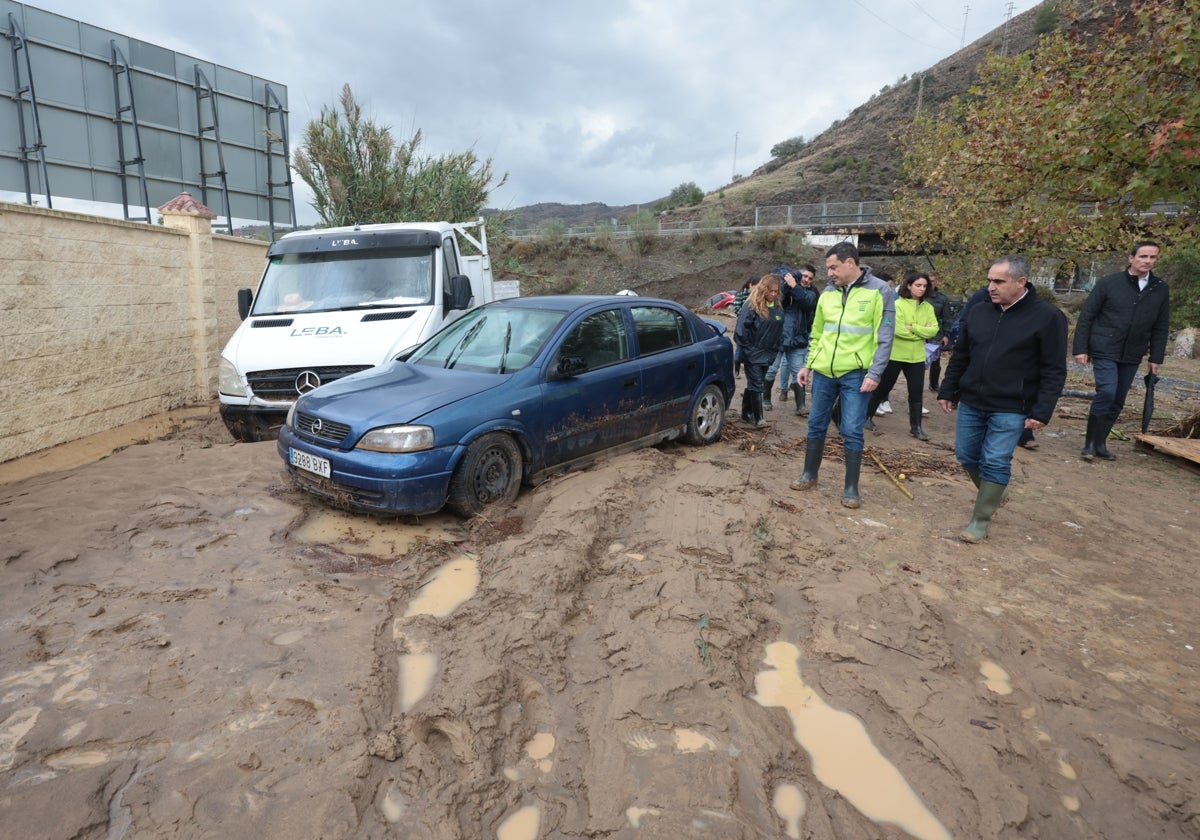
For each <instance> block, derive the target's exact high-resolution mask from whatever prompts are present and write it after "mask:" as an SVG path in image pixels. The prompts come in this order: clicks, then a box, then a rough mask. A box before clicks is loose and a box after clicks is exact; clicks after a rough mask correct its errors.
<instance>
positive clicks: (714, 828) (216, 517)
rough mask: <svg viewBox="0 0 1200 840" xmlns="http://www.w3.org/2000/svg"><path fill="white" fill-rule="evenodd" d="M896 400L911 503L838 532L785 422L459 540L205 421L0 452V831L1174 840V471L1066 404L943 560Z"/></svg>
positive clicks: (1186, 796) (879, 500)
mask: <svg viewBox="0 0 1200 840" xmlns="http://www.w3.org/2000/svg"><path fill="white" fill-rule="evenodd" d="M1189 400H1190V402H1189ZM892 404H893V407H894V408H895V410H896V413H895V414H894V415H893V416H891V417H884V418H880V419H879V420H878V426H879V431H878V432H877V433H875V434H869V435H868V446H869V447H870V451H871V452H873V453H875V454H876V455H877V456H878V457H879V459H880V461H881V462H882V463H883V464H884V465H885V466H887V467H888V469H889V470H890V471H891V473H892V474H893V475H894V476H897V481H898V482H899V484H900V485H901V486H903V487H904V488H905V489H907V490H908V491H909V492H910V493H911V494H912V498H911V499H910V498H908V496H907V495H905V494H904V493H903V492H902V491H901V489H900V488H899V487H898V486H897V485H896V484H894V483H893V482H892V481H891V480H890V479H889V478H888V477H887V476H886V475H884V474H883V472H881V471H880V470H879V469H878V468H877V467H875V466H874V464H873V462H872V463H871V465H870V468H869V469H864V477H863V482H862V489H863V493H864V505H863V507H862V508H861V509H860V510H857V511H849V510H846V509H844V508H842V507H841V506H840V504H839V503H838V500H839V498H840V492H841V477H842V476H841V471H842V463H841V455H840V447H839V446H838V445H837V443H836V441H837V438H836V435H831V441H830V446H829V447H828V457H827V458H826V461H825V464H824V467H823V470H822V472H821V480H820V485H819V487H818V488H817V489H816V490H815V491H813V492H811V493H797V492H794V491H791V490H789V489H788V484H789V482H790V481H791V480H792V479H793V478H795V476H796V474H798V472H799V469H800V460H801V458H802V455H803V451H804V441H803V437H804V431H805V427H804V425H803V421H802V420H801V419H800V418H797V417H795V416H794V415H793V414H792V413H791V411H790V410H787V411H784V410H780V408H776V410H775V411H774V412H772V413H771V414H769V415H768V418H769V419H770V420H772V421H773V423H772V426H771V428H769V429H767V430H764V431H755V432H748V431H746V430H743V429H738V428H734V427H730V428H729V429H727V432H726V435H725V437H724V439H723V440H722V441H721V442H719V443H718V444H716V445H714V446H711V447H706V448H701V449H697V448H691V447H687V446H682V445H680V446H676V445H666V446H663V447H661V448H657V449H649V450H643V451H641V452H637V453H633V454H631V455H626V456H623V457H620V458H615V459H611V460H608V461H605V462H602V463H601V464H599V465H597V466H595V467H593V468H591V469H589V470H587V471H584V472H579V473H574V474H569V475H566V476H560V477H558V478H555V479H553V480H551V481H549V482H547V483H546V484H543V485H542V486H540V487H538V488H534V489H532V490H526V491H524V492H523V493H522V494H521V496H520V497H519V499H518V501H517V503H516V504H515V505H514V506H513V507H511V508H509V509H506V510H494V511H490V512H488V514H487V515H486V516H483V517H480V518H478V519H476V520H474V521H473V522H472V523H470V524H465V523H462V522H461V521H459V520H456V519H453V518H451V517H449V516H437V517H429V518H426V519H424V520H422V521H421V522H420V523H416V522H411V521H401V522H377V521H375V520H372V519H369V518H364V517H352V516H341V515H337V514H336V513H334V512H332V511H329V510H328V509H326V508H324V507H322V506H321V505H320V504H317V503H314V502H311V501H309V500H308V499H307V498H305V497H303V496H302V495H300V494H299V493H298V492H296V491H294V490H292V489H291V488H290V487H289V486H288V485H287V484H286V482H285V480H284V479H283V477H282V474H281V470H280V463H279V459H278V456H277V455H276V453H275V450H274V445H273V444H269V443H268V444H249V445H247V444H239V445H233V444H230V443H228V442H227V441H226V440H225V438H224V437H223V432H222V430H221V429H220V426H219V421H216V420H215V419H213V418H212V417H211V415H209V416H207V417H202V418H200V419H199V420H198V421H196V422H195V423H193V424H192V425H190V426H189V427H188V428H185V429H183V430H182V431H177V432H176V434H175V435H174V436H173V437H170V438H168V439H165V440H158V441H155V442H151V443H147V444H145V445H138V446H131V447H129V448H126V449H123V450H121V451H118V452H116V453H115V454H113V455H111V457H107V458H104V459H103V460H98V461H92V462H90V463H87V464H85V465H81V466H73V467H70V468H67V469H61V468H59V469H58V471H56V472H36V471H35V472H34V473H33V474H22V473H19V472H14V470H15V467H13V466H12V465H5V466H9V470H8V475H7V476H6V475H5V474H4V472H3V471H2V470H0V480H6V481H7V483H4V484H0V530H2V532H3V536H4V539H3V541H2V543H0V569H2V574H3V582H4V586H3V587H2V588H0V824H2V825H3V826H4V830H3V834H4V835H5V836H13V837H22V838H39V837H45V838H112V839H114V840H115V839H116V838H149V837H155V838H159V837H213V838H217V837H221V838H225V837H256V838H260V840H273V839H274V838H296V837H327V838H336V837H356V838H385V837H406V838H429V839H430V840H443V838H444V839H446V840H448V839H449V838H479V837H498V838H502V840H532V838H535V837H542V838H550V837H614V838H615V837H622V838H633V837H654V838H682V837H706V838H758V837H795V838H800V837H804V838H828V840H833V838H839V840H845V838H880V837H882V838H904V837H914V838H929V839H930V840H936V838H947V837H955V838H980V837H988V838H992V837H999V838H1028V837H1041V838H1060V837H1087V838H1113V840H1126V838H1135V837H1149V836H1154V837H1163V838H1192V837H1196V836H1200V769H1198V768H1200V699H1198V698H1200V691H1197V686H1200V651H1197V648H1198V647H1200V631H1198V629H1197V616H1198V615H1200V598H1198V591H1197V590H1198V589H1200V583H1198V582H1197V580H1198V578H1197V563H1198V562H1200V560H1198V556H1200V553H1198V551H1197V545H1200V541H1198V539H1197V537H1196V531H1195V529H1196V527H1197V521H1198V520H1200V477H1198V473H1197V472H1196V471H1195V470H1192V469H1188V468H1184V467H1182V466H1180V465H1179V463H1178V462H1176V461H1174V460H1173V459H1171V458H1169V457H1164V456H1162V455H1160V454H1157V453H1147V452H1144V451H1141V450H1137V449H1135V448H1134V446H1133V444H1132V443H1128V442H1113V443H1112V444H1111V446H1112V448H1113V450H1114V451H1115V452H1116V453H1117V454H1118V456H1119V460H1118V461H1117V462H1116V463H1113V464H1109V463H1096V464H1087V463H1084V462H1083V461H1081V460H1080V459H1079V458H1078V454H1077V453H1078V449H1079V447H1080V445H1081V441H1082V438H1081V431H1082V428H1083V413H1084V412H1085V411H1086V404H1084V403H1081V402H1078V401H1070V400H1064V402H1063V404H1062V405H1061V407H1060V413H1059V416H1058V417H1056V418H1055V421H1054V423H1053V424H1052V425H1051V426H1050V427H1049V428H1048V429H1046V430H1045V432H1043V433H1042V434H1041V435H1039V439H1040V443H1041V448H1040V449H1039V450H1038V451H1036V452H1026V451H1024V450H1019V451H1018V453H1017V456H1016V462H1015V476H1016V481H1015V483H1014V486H1013V490H1012V493H1011V495H1010V498H1009V500H1008V501H1007V502H1006V504H1005V505H1004V507H1003V508H1002V509H1001V510H1000V512H999V513H998V515H997V517H996V520H995V521H994V524H993V526H992V533H991V538H990V539H989V541H988V542H987V543H985V544H983V545H980V546H967V545H965V544H962V543H960V542H959V541H958V540H957V539H956V535H957V533H958V530H959V529H960V527H961V526H962V525H963V524H964V522H965V521H966V519H967V518H968V513H969V509H970V505H971V501H972V498H973V488H971V487H970V484H969V482H968V481H967V480H966V478H965V476H963V475H962V474H961V472H959V470H958V469H957V467H956V466H955V464H954V460H953V452H952V434H953V427H952V422H953V420H952V418H947V417H942V416H939V415H937V414H936V413H935V414H931V415H930V416H929V417H928V418H927V420H926V423H925V429H926V431H928V432H929V434H930V435H931V438H932V440H931V441H930V442H928V443H920V442H918V441H916V440H915V439H913V438H911V437H909V436H908V434H907V423H906V421H905V419H904V417H905V414H904V412H905V405H904V401H903V397H900V398H899V399H897V398H895V396H894V397H893V400H892ZM1159 404H1160V410H1161V411H1163V412H1164V413H1166V414H1169V413H1170V412H1171V411H1173V410H1174V411H1176V412H1178V413H1183V412H1187V411H1194V410H1195V408H1196V407H1197V405H1198V404H1197V402H1196V401H1195V399H1194V397H1192V396H1191V395H1190V394H1188V393H1187V392H1186V391H1182V392H1179V393H1178V394H1176V395H1175V396H1172V394H1171V393H1169V392H1168V393H1162V392H1160V395H1159ZM1135 423H1136V416H1133V415H1131V416H1130V419H1129V423H1127V424H1122V425H1123V426H1124V428H1125V429H1126V430H1127V431H1132V429H1133V426H1134V425H1135ZM868 461H870V459H868ZM56 464H60V462H56ZM900 473H904V479H903V480H901V479H899V478H898V476H899V474H900ZM13 476H16V477H15V478H14V477H13Z"/></svg>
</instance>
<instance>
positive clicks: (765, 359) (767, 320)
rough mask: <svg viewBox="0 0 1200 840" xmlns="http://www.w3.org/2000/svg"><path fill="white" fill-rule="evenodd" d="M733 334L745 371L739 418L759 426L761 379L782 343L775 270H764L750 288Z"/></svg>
mask: <svg viewBox="0 0 1200 840" xmlns="http://www.w3.org/2000/svg"><path fill="white" fill-rule="evenodd" d="M733 338H734V341H735V342H737V352H738V357H739V358H740V359H741V362H742V368H743V369H744V370H745V371H746V388H745V390H744V391H742V419H743V420H744V421H746V422H747V423H749V424H750V425H751V426H761V425H763V380H764V378H765V376H766V373H767V368H769V367H770V366H771V362H773V361H775V356H776V355H778V353H779V347H780V345H781V344H782V343H783V308H782V307H781V306H780V305H779V278H778V277H776V276H775V275H774V274H764V275H763V276H762V277H761V278H759V281H758V283H756V284H755V285H754V286H753V287H752V288H751V290H750V296H749V297H748V298H746V303H745V305H744V306H742V309H741V311H740V312H739V313H738V319H737V326H736V327H735V328H734V331H733Z"/></svg>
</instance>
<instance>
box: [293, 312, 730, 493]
mask: <svg viewBox="0 0 1200 840" xmlns="http://www.w3.org/2000/svg"><path fill="white" fill-rule="evenodd" d="M733 392H734V379H733V345H732V343H731V342H730V340H729V338H728V336H726V335H725V327H724V326H722V325H721V324H719V323H717V322H714V321H708V320H705V319H702V318H700V317H699V316H697V315H696V314H694V313H693V312H691V311H690V310H688V309H687V308H686V307H684V306H681V305H680V304H678V303H675V302H673V301H668V300H659V299H655V298H646V297H625V296H617V295H611V296H571V295H564V296H551V297H528V298H511V299H508V300H502V301H497V302H495V303H490V304H487V305H484V306H480V307H478V308H476V309H473V310H471V311H469V312H467V313H466V314H465V315H463V316H462V317H461V318H459V319H458V320H456V321H454V322H452V323H451V324H448V325H447V326H446V327H444V328H443V329H442V330H441V331H440V332H438V333H437V334H436V335H434V336H433V337H431V338H430V339H429V340H428V341H426V342H425V343H424V344H421V345H419V346H418V347H417V348H416V349H414V350H412V351H410V352H408V353H406V354H404V355H403V356H402V358H401V360H397V361H393V362H391V363H389V364H386V365H381V366H379V367H376V368H372V369H370V370H366V371H362V372H361V373H356V374H353V375H351V376H347V377H344V378H342V379H339V380H338V381H336V382H332V383H330V384H328V385H324V386H322V387H320V388H317V389H316V390H315V391H311V392H309V393H308V394H305V395H304V396H302V397H300V398H299V399H298V400H297V401H296V403H295V405H294V406H293V407H292V410H291V412H290V413H289V414H288V418H287V422H286V423H285V424H284V426H283V427H282V428H281V429H280V431H279V440H278V444H277V446H278V451H279V455H280V457H281V458H283V460H284V462H285V464H286V465H287V472H288V475H289V476H290V477H291V479H292V481H293V482H295V484H296V485H297V486H299V487H300V488H302V489H304V490H306V491H308V492H310V493H313V494H315V495H317V496H320V497H321V498H323V499H325V500H326V501H328V502H329V503H331V504H333V505H335V506H337V507H342V508H346V509H349V510H355V511H362V512H367V513H374V514H428V513H433V512H435V511H437V510H440V509H441V508H442V507H445V506H448V507H449V508H450V509H451V510H453V511H455V512H456V513H458V514H460V515H462V516H467V517H470V516H473V515H475V514H477V513H479V512H480V511H481V510H483V509H484V507H486V506H487V505H489V504H493V503H497V502H499V503H508V502H511V501H513V500H514V499H515V498H516V496H517V492H518V491H519V490H520V487H521V485H522V484H529V485H533V484H537V483H538V482H540V481H542V480H543V479H545V478H546V477H547V476H549V475H550V474H552V473H555V472H561V471H563V470H567V469H571V468H574V467H579V466H583V465H586V464H588V463H591V462H592V461H594V460H595V459H596V458H597V457H599V456H600V455H605V454H614V453H617V452H627V451H630V450H633V449H636V448H639V447H643V446H653V445H654V444H657V443H661V442H663V441H667V440H673V439H676V438H683V439H685V440H687V441H688V442H690V443H693V444H697V445H705V444H709V443H713V442H714V441H716V440H718V439H720V437H721V431H722V429H723V428H724V425H725V407H726V406H727V405H728V404H729V400H730V399H731V398H732V396H733Z"/></svg>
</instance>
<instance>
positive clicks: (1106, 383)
mask: <svg viewBox="0 0 1200 840" xmlns="http://www.w3.org/2000/svg"><path fill="white" fill-rule="evenodd" d="M1158 253H1159V249H1158V245H1156V244H1155V243H1153V242H1138V243H1137V244H1136V245H1134V246H1133V250H1132V251H1130V252H1129V270H1128V271H1118V272H1117V273H1116V274H1110V275H1108V276H1107V277H1101V278H1100V279H1099V280H1097V281H1096V287H1095V288H1094V289H1092V293H1091V294H1090V295H1088V299H1087V301H1085V302H1084V304H1083V309H1082V310H1081V311H1080V313H1079V322H1078V323H1077V324H1076V325H1075V343H1074V345H1073V346H1072V349H1071V352H1072V353H1073V354H1074V355H1075V361H1077V362H1079V363H1080V364H1084V363H1086V362H1087V360H1088V356H1091V357H1092V373H1093V375H1094V376H1095V377H1096V396H1095V397H1094V398H1093V399H1092V408H1091V411H1089V412H1088V420H1087V439H1086V441H1085V443H1084V444H1083V451H1082V452H1081V453H1080V454H1081V455H1082V456H1083V459H1084V460H1085V461H1091V460H1092V459H1093V458H1103V459H1104V460H1106V461H1114V460H1116V457H1117V456H1116V455H1113V454H1112V453H1111V452H1109V451H1108V445H1107V442H1108V433H1109V432H1110V431H1112V427H1113V423H1116V422H1117V417H1119V416H1120V414H1121V409H1122V408H1124V407H1125V397H1126V395H1127V394H1128V393H1129V386H1130V385H1132V384H1133V378H1134V376H1135V375H1136V374H1137V370H1138V365H1140V364H1141V363H1142V358H1143V357H1144V356H1145V355H1146V351H1147V349H1149V351H1150V365H1149V366H1150V372H1151V373H1153V374H1156V375H1157V374H1158V366H1159V365H1161V364H1162V361H1163V357H1164V356H1165V355H1166V353H1167V332H1168V330H1169V329H1170V322H1171V300H1170V296H1169V294H1168V291H1167V282H1166V281H1165V280H1163V279H1162V278H1161V277H1159V276H1157V275H1156V274H1155V273H1154V272H1153V271H1152V269H1153V268H1154V264H1155V263H1156V262H1158Z"/></svg>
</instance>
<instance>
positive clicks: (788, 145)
mask: <svg viewBox="0 0 1200 840" xmlns="http://www.w3.org/2000/svg"><path fill="white" fill-rule="evenodd" d="M803 148H804V137H803V136H802V135H796V136H795V137H792V138H791V139H789V140H781V141H780V142H778V143H776V144H775V145H774V146H772V147H771V157H773V158H785V157H791V156H792V155H794V154H796V152H798V151H800V150H801V149H803Z"/></svg>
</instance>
